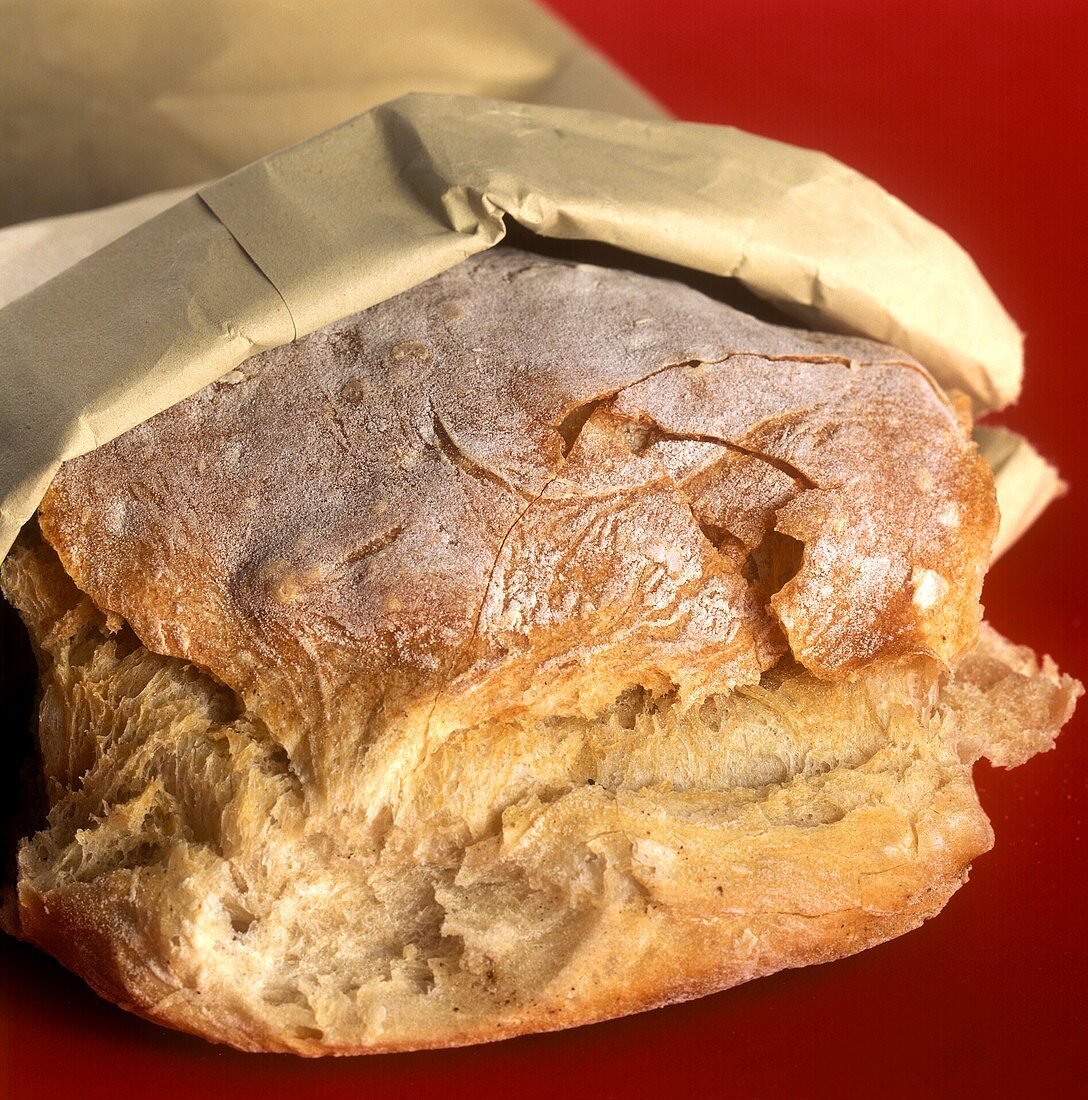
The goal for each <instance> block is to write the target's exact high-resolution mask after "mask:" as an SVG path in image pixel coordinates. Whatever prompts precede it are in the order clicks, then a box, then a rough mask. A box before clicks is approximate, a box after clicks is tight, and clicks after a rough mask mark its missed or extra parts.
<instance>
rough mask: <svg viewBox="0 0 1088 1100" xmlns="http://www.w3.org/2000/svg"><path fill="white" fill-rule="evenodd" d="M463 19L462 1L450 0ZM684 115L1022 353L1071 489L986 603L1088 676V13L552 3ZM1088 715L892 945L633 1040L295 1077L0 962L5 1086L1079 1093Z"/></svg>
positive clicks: (611, 1036) (999, 619) (547, 1039)
mask: <svg viewBox="0 0 1088 1100" xmlns="http://www.w3.org/2000/svg"><path fill="white" fill-rule="evenodd" d="M451 2H454V0H451ZM552 6H553V7H554V8H555V9H556V10H557V11H558V12H560V13H561V14H562V15H564V16H566V18H567V19H568V20H569V21H570V22H572V23H573V24H574V25H575V26H576V27H577V28H578V29H579V30H581V31H582V32H583V34H585V35H586V37H588V38H589V39H590V40H591V41H592V42H594V43H596V44H597V45H598V46H599V47H600V48H602V49H603V50H604V51H605V52H606V53H608V54H609V55H610V56H611V57H612V58H614V59H615V60H616V61H617V62H618V63H619V64H620V65H621V66H622V67H623V68H625V69H626V70H627V71H628V72H630V73H631V74H632V75H633V76H634V77H635V78H637V79H638V80H639V81H641V82H642V83H643V84H644V85H645V87H647V88H648V89H649V90H650V91H652V92H653V93H654V94H656V95H657V96H658V97H659V99H660V100H661V101H662V102H663V103H664V104H665V105H666V106H667V107H668V108H669V109H670V110H672V111H673V112H675V113H676V114H677V115H679V116H681V117H684V118H689V119H695V120H699V121H706V122H722V123H730V124H733V125H736V126H740V127H742V128H744V129H748V130H753V131H755V132H757V133H761V134H766V135H768V136H771V137H775V138H780V139H783V140H786V141H791V142H795V143H797V144H800V145H806V146H813V147H816V148H820V149H824V150H826V151H828V152H830V153H832V154H833V155H835V156H837V157H839V158H840V159H842V160H844V161H846V162H847V163H849V164H851V165H853V166H854V167H855V168H858V169H860V170H861V171H862V172H865V173H866V174H868V175H870V176H872V177H874V178H875V179H876V180H878V181H879V182H880V183H882V184H884V185H885V186H886V187H888V188H889V189H890V190H891V191H893V192H894V193H896V194H897V195H899V196H900V197H901V198H903V199H904V200H906V201H907V202H908V203H909V204H910V205H911V206H913V207H914V208H915V209H917V210H918V211H920V212H921V213H922V214H924V215H926V216H928V217H929V218H931V219H932V220H934V221H935V222H937V223H938V224H939V225H941V226H943V227H944V228H946V229H947V230H948V231H949V232H951V233H952V235H953V236H954V237H956V238H957V239H958V240H959V241H960V242H961V243H962V244H963V245H964V246H966V248H967V249H968V250H969V251H970V252H971V253H972V254H973V255H974V257H975V258H976V260H977V261H978V263H979V265H980V267H981V268H982V270H983V272H984V273H985V274H986V276H987V277H988V278H989V280H990V281H991V283H992V284H993V286H994V288H995V289H996V290H997V292H998V294H999V295H1000V297H1001V298H1002V299H1003V301H1004V302H1005V303H1006V305H1007V306H1008V308H1009V309H1010V311H1011V312H1012V314H1013V316H1014V317H1016V319H1017V320H1018V321H1019V323H1020V325H1021V326H1022V327H1023V328H1024V329H1025V330H1026V331H1027V333H1028V335H1029V340H1028V380H1027V386H1026V389H1025V392H1024V396H1023V399H1022V401H1021V403H1020V404H1019V406H1018V407H1017V408H1015V409H1014V410H1011V411H1009V412H1007V413H1005V414H1003V415H1002V416H1001V417H1000V421H1001V422H1002V423H1005V424H1008V425H1009V426H1011V427H1014V428H1016V429H1018V430H1020V431H1023V432H1025V433H1027V434H1028V435H1030V437H1031V438H1032V439H1033V441H1034V442H1035V443H1036V444H1037V446H1039V447H1040V448H1041V450H1042V451H1043V453H1044V454H1046V455H1048V456H1049V457H1051V458H1052V459H1054V460H1055V461H1056V462H1057V463H1058V465H1059V466H1060V468H1061V469H1062V471H1063V473H1064V474H1065V476H1066V477H1067V479H1068V480H1069V481H1070V482H1071V483H1072V484H1073V487H1074V491H1073V492H1072V494H1071V495H1070V496H1068V497H1066V498H1065V499H1064V500H1062V501H1060V502H1058V503H1057V504H1055V505H1054V506H1053V507H1052V508H1051V509H1050V511H1049V512H1048V513H1047V514H1046V515H1045V517H1044V518H1043V519H1042V521H1041V522H1040V523H1039V524H1038V525H1037V526H1036V528H1035V529H1033V530H1032V531H1031V532H1030V533H1029V534H1028V535H1027V536H1026V537H1025V538H1024V540H1023V541H1022V542H1021V543H1020V544H1019V545H1018V546H1017V547H1016V548H1015V549H1014V550H1013V552H1012V553H1011V554H1010V555H1009V556H1008V557H1007V558H1006V559H1004V560H1002V561H1001V562H999V563H998V564H997V565H996V566H995V568H994V570H993V572H992V573H991V575H990V579H989V580H988V582H987V587H986V593H985V597H984V598H985V603H986V606H987V609H988V613H989V616H990V618H991V620H992V621H993V622H994V623H995V624H996V625H997V626H998V627H999V628H1000V629H1001V630H1002V631H1004V632H1005V633H1007V634H1009V635H1010V636H1011V637H1013V638H1014V639H1016V640H1018V641H1021V642H1025V643H1028V644H1030V645H1032V646H1034V647H1036V648H1038V649H1044V650H1047V651H1049V652H1050V653H1052V654H1053V655H1054V656H1055V658H1057V660H1058V661H1059V663H1060V664H1061V665H1062V666H1063V667H1064V668H1066V669H1068V670H1069V671H1071V672H1074V673H1079V674H1080V675H1081V677H1084V676H1085V675H1086V674H1088V660H1086V659H1085V647H1084V645H1083V643H1082V636H1083V631H1084V628H1085V587H1086V581H1085V576H1086V573H1085V569H1084V551H1083V545H1084V544H1083V540H1084V537H1085V535H1086V533H1088V531H1086V527H1088V524H1086V520H1088V468H1086V463H1085V460H1084V450H1083V448H1084V443H1085V437H1086V435H1088V432H1086V426H1085V410H1086V402H1085V397H1086V393H1085V387H1086V378H1088V371H1086V370H1085V368H1084V366H1083V364H1082V359H1083V354H1084V353H1083V351H1082V348H1081V345H1080V341H1081V340H1082V339H1083V338H1084V331H1083V324H1084V322H1083V317H1084V305H1085V289H1086V278H1085V266H1084V265H1085V259H1084V255H1085V251H1086V248H1088V215H1086V210H1088V194H1086V191H1085V181H1086V179H1088V144H1086V140H1085V139H1086V134H1088V130H1086V125H1085V124H1086V122H1088V118H1086V114H1088V112H1086V97H1085V94H1084V86H1083V83H1082V80H1083V77H1082V75H1081V74H1082V72H1083V67H1084V46H1085V44H1086V43H1088V5H1085V4H1083V3H1078V2H1074V0H1066V2H1059V0H1046V2H1042V0H1034V2H1029V0H1019V2H1017V0H1012V2H991V3H981V2H978V3H973V2H969V0H959V2H953V0H910V2H900V0H883V2H874V0H836V2H831V0H747V2H740V0H737V2H734V3H729V2H722V0H719V2H715V0H704V2H699V0H642V2H638V0H595V2H590V0H553V4H552ZM1086 714H1088V706H1085V707H1083V708H1082V713H1081V715H1080V716H1078V718H1077V720H1075V721H1074V722H1073V723H1072V724H1071V725H1070V726H1069V727H1068V728H1067V730H1066V732H1065V734H1064V735H1063V736H1062V738H1061V741H1060V743H1059V748H1058V749H1057V750H1056V751H1055V752H1052V753H1050V754H1048V755H1046V756H1043V757H1040V758H1038V759H1036V760H1034V761H1032V762H1031V763H1030V764H1028V765H1026V766H1025V767H1023V768H1021V769H1020V770H1018V771H1014V772H998V771H996V770H991V769H990V768H989V766H988V765H981V766H980V767H979V769H978V771H977V779H978V784H979V787H980V789H981V792H982V799H983V803H984V805H985V807H986V809H987V811H988V813H989V814H990V816H991V818H992V820H993V823H994V826H995V829H996V831H997V847H996V849H995V850H994V851H993V852H991V853H990V854H988V855H986V856H984V857H983V858H982V859H980V860H979V861H978V862H977V863H976V865H975V867H974V869H973V871H972V874H971V882H970V883H969V884H968V886H966V887H965V888H964V889H963V890H962V891H961V892H960V893H959V894H957V895H956V896H955V897H954V898H953V900H952V902H951V903H950V904H949V906H948V908H947V909H946V910H945V912H944V913H943V914H942V915H941V916H940V917H939V918H938V919H936V920H934V921H931V922H930V923H929V924H927V925H926V926H925V927H924V928H922V929H920V930H919V931H917V932H913V933H911V934H910V935H908V936H905V937H903V938H901V939H899V940H896V941H894V942H892V943H889V944H886V945H884V946H882V947H879V948H876V949H874V950H871V951H868V952H865V953H863V954H861V955H858V956H855V957H853V958H850V959H845V960H842V961H840V962H837V963H833V964H831V965H827V966H821V967H816V968H810V969H807V970H802V971H795V972H790V973H784V974H780V975H777V976H775V977H772V978H768V979H764V980H762V981H759V982H755V983H752V984H751V985H748V986H745V987H742V988H740V989H738V990H733V991H731V992H727V993H724V994H719V995H718V996H715V997H709V998H706V999H704V1000H701V1001H696V1002H693V1003H690V1004H685V1005H678V1006H674V1007H672V1008H667V1009H662V1010H659V1011H657V1012H653V1013H648V1014H644V1015H641V1016H637V1017H632V1018H629V1019H626V1020H619V1021H614V1022H611V1023H606V1024H600V1025H597V1026H595V1027H591V1028H583V1029H580V1030H577V1031H573V1032H565V1033H560V1034H556V1035H545V1036H532V1037H527V1038H522V1039H516V1040H512V1041H509V1042H505V1043H501V1044H497V1045H492V1046H490V1047H481V1048H471V1049H466V1050H458V1051H452V1052H444V1053H423V1054H412V1055H394V1056H386V1057H374V1058H367V1059H349V1060H332V1059H328V1060H325V1061H323V1062H320V1063H311V1062H303V1061H301V1060H296V1059H292V1058H287V1057H277V1056H248V1055H242V1054H238V1053H236V1052H233V1051H229V1050H224V1049H221V1048H216V1047H212V1046H209V1045H207V1044H205V1043H203V1042H201V1041H199V1040H197V1039H193V1038H190V1037H187V1036H183V1035H177V1034H173V1033H170V1032H167V1031H164V1030H161V1029H158V1028H156V1027H153V1026H151V1025H150V1024H146V1023H144V1022H142V1021H140V1020H137V1019H135V1018H132V1017H129V1016H127V1015H125V1014H124V1013H122V1012H121V1011H120V1010H118V1009H115V1008H113V1007H112V1006H110V1005H107V1004H105V1003H103V1002H100V1001H99V1000H98V999H97V998H96V997H95V996H94V995H93V994H92V993H91V992H90V991H89V990H88V989H87V988H85V987H84V986H83V985H82V984H81V983H80V982H79V981H78V980H77V979H76V978H74V977H72V976H71V975H69V974H67V973H66V972H64V971H63V970H61V969H60V968H59V967H58V966H56V965H55V964H54V963H52V962H51V961H50V960H49V959H47V958H46V957H45V956H42V955H40V954H39V953H37V952H35V951H33V950H31V949H30V948H28V947H25V946H23V945H20V944H17V943H15V942H14V941H12V940H9V939H7V938H3V939H0V1060H6V1061H0V1087H2V1086H3V1085H5V1084H6V1087H7V1088H8V1090H9V1092H10V1095H12V1096H16V1095H20V1096H22V1097H27V1098H28V1100H29V1098H31V1097H37V1096H45V1095H55V1094H57V1093H60V1094H61V1095H69V1096H79V1097H91V1096H106V1095H110V1096H114V1097H116V1096H127V1095H137V1096H142V1095H154V1096H156V1097H163V1098H165V1097H170V1096H179V1097H180V1096H185V1097H188V1098H191V1097H193V1096H194V1095H200V1094H202V1093H205V1092H207V1093H210V1094H211V1095H215V1094H217V1093H223V1094H225V1095H228V1096H231V1097H234V1096H238V1097H243V1096H244V1097H249V1096H253V1097H257V1096H260V1097H278V1096H307V1097H324V1096H349V1095H351V1096H354V1095H357V1094H360V1093H362V1094H375V1095H389V1096H400V1095H406V1094H408V1093H409V1092H415V1091H417V1090H424V1091H426V1090H433V1091H434V1092H435V1093H436V1094H437V1095H439V1096H443V1097H445V1096H451V1095H471V1096H473V1097H477V1098H480V1100H483V1098H485V1097H491V1096H507V1095H510V1094H511V1093H516V1094H518V1095H519V1096H521V1097H523V1098H528V1097H534V1096H544V1095H548V1096H563V1095H569V1094H571V1093H573V1094H575V1095H581V1094H586V1095H594V1096H598V1097H611V1096H624V1097H627V1096H641V1095H646V1096H656V1095H662V1094H668V1093H672V1092H674V1091H675V1092H681V1093H684V1094H687V1095H698V1096H702V1095H715V1096H721V1095H737V1096H753V1095H776V1094H780V1093H782V1094H786V1093H788V1094H790V1095H794V1096H796V1095H802V1096H804V1095H821V1096H844V1095H853V1094H856V1093H859V1092H862V1091H863V1090H864V1091H872V1092H875V1093H876V1094H878V1095H882V1096H898V1095H903V1096H906V1095H911V1096H917V1095H926V1094H940V1095H943V1094H946V1093H952V1092H959V1093H961V1094H963V1093H966V1094H967V1095H977V1094H981V1093H983V1092H985V1093H987V1094H989V1095H998V1096H1007V1095H1026V1094H1027V1093H1028V1092H1031V1093H1032V1094H1036V1093H1037V1094H1039V1095H1046V1096H1053V1095H1064V1094H1066V1093H1070V1092H1075V1093H1077V1094H1080V1095H1083V1093H1081V1092H1080V1088H1081V1087H1082V1086H1083V1081H1084V1079H1085V1072H1086V1071H1088V1058H1086V1038H1088V1027H1086V1023H1088V1019H1086V1013H1085V1004H1084V1000H1085V994H1084V990H1085V979H1086V978H1088V973H1086V970H1088V967H1086V965H1085V963H1086V958H1088V953H1086V948H1085V940H1086V937H1085V934H1084V932H1083V930H1082V921H1083V917H1084V903H1085V900H1086V891H1085V887H1084V877H1085V870H1086V867H1085V858H1084V857H1085V852H1086V847H1088V846H1086V821H1085V817H1086V808H1088V799H1086V797H1085V776H1086V771H1085V762H1086V757H1088V738H1086V737H1085V736H1084V734H1085V728H1084V727H1085V715H1086Z"/></svg>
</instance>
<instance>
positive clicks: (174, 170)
mask: <svg viewBox="0 0 1088 1100" xmlns="http://www.w3.org/2000/svg"><path fill="white" fill-rule="evenodd" d="M0 44H2V54H0V56H2V60H0V151H2V152H0V226H2V225H5V224H9V223H12V222H21V221H26V220H28V219H31V218H41V217H46V216H51V215H56V214H63V213H68V212H70V211H76V210H86V209H89V208H91V207H99V206H104V205H106V204H107V203H116V202H119V201H121V200H124V199H130V198H134V197H136V196H139V195H143V194H146V193H148V192H151V191H158V190H164V189H169V188H175V187H182V186H185V185H195V184H198V183H201V182H203V181H204V180H209V179H217V178H218V177H220V176H222V175H224V174H226V173H227V172H232V171H234V170H235V169H237V168H241V167H242V166H243V165H245V164H248V163H250V162H251V161H254V160H256V159H257V158H258V157H262V156H264V155H265V154H266V153H271V152H273V151H274V150H276V149H281V148H283V147H285V146H288V145H293V144H294V143H296V142H298V141H301V140H303V139H304V138H308V137H310V135H312V134H316V133H319V132H320V131H322V130H325V129H328V128H329V127H330V126H334V125H336V124H337V123H339V122H342V121H343V120H344V119H346V118H351V117H353V116H354V115H357V114H359V113H360V112H361V111H365V110H366V109H367V108H368V107H372V106H374V105H375V104H377V103H382V102H385V101H386V100H389V99H394V98H396V97H397V96H399V95H403V94H405V93H406V92H454V93H459V94H462V95H483V96H488V97H491V98H495V99H512V100H517V101H519V102H528V103H547V104H552V105H555V106H562V107H592V108H595V109H597V110H605V111H614V112H616V113H617V114H623V115H628V116H631V117H639V118H643V117H645V118H653V117H663V116H664V112H663V111H662V109H661V108H660V107H659V106H658V105H657V104H656V103H655V102H654V101H653V100H652V99H651V98H650V96H648V95H647V94H646V93H644V92H642V91H641V90H640V89H639V88H637V87H636V86H635V84H634V83H633V82H632V81H631V80H629V79H628V78H627V77H625V76H623V75H622V74H621V73H619V72H618V71H617V70H616V69H615V67H614V66H612V65H611V64H610V63H609V62H608V61H607V60H605V58H603V57H602V56H601V55H600V54H598V53H597V52H596V51H595V50H594V49H592V48H591V47H590V46H588V45H587V44H586V43H585V42H583V41H582V40H581V39H580V38H578V37H577V36H576V35H575V34H574V33H573V32H571V31H570V30H568V29H567V28H566V27H565V26H564V25H563V24H562V23H561V22H560V21H559V20H558V19H556V18H555V17H554V16H553V15H551V14H550V13H548V12H547V11H546V10H544V9H543V8H542V7H540V6H538V5H536V4H534V3H531V2H530V0H275V2H274V3H272V2H270V0H95V2H93V3H92V2H89V0H0Z"/></svg>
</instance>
